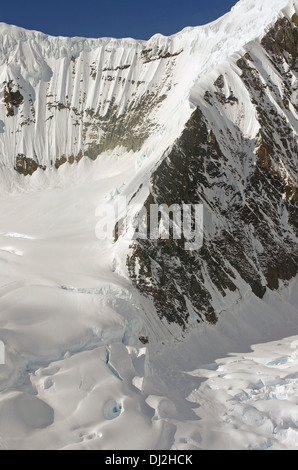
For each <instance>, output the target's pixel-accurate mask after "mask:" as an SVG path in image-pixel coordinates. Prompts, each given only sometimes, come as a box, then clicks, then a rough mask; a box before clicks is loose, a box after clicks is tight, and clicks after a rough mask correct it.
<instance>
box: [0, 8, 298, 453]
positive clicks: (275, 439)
mask: <svg viewBox="0 0 298 470" xmlns="http://www.w3.org/2000/svg"><path fill="white" fill-rule="evenodd" d="M297 12H298V4H297V0H294V1H293V0H291V1H288V0H273V1H272V0H271V1H269V0H266V1H263V2H262V3H260V2H257V1H255V0H241V1H240V2H238V3H237V4H236V5H235V6H234V7H233V9H232V10H231V12H230V13H228V14H226V15H225V16H224V17H222V18H220V19H219V20H217V21H215V22H213V23H211V24H209V25H206V26H201V27H192V28H185V29H184V30H183V31H181V32H179V33H177V34H175V35H173V36H170V37H164V36H162V35H160V34H157V35H155V36H153V37H152V38H151V39H150V40H149V41H137V40H134V39H131V38H125V39H114V38H100V39H96V38H94V39H86V38H62V37H59V38H54V37H50V36H47V35H45V34H43V33H40V32H36V31H26V30H24V29H22V28H18V27H15V26H10V25H5V24H1V25H0V111H1V114H0V161H1V165H0V181H1V190H0V208H1V221H0V340H1V341H2V342H3V344H4V347H5V364H4V365H1V364H0V391H1V393H0V409H1V412H0V416H1V418H0V448H1V449H52V450H53V449H99V450H100V449H102V450H115V449H122V450H127V449H137V450H141V449H147V450H148V449H149V450H150V449H151V450H153V449H156V450H158V449H172V450H196V449H204V450H206V449H240V450H243V449H274V450H275V449H287V450H288V449H296V448H297V416H296V415H297V413H296V410H295V407H296V405H297V377H298V375H297V370H298V364H297V357H298V356H297V347H298V332H297V331H296V328H297V300H298V299H297V275H296V272H297V270H296V272H295V266H296V268H297V226H296V227H295V217H296V215H295V214H297V212H296V211H297V208H296V207H297V204H296V203H297V199H296V197H297V196H296V195H297V192H296V188H297V118H298V110H297V97H298V91H297V80H298V77H297V66H296V63H293V57H294V59H295V60H296V61H297V56H295V55H294V53H293V51H292V48H290V49H289V50H287V48H288V46H287V45H286V46H285V48H284V49H283V50H279V52H277V51H276V50H275V49H274V50H273V51H271V50H270V47H271V46H270V44H271V42H270V41H269V46H268V42H266V41H267V40H268V38H270V37H271V36H270V35H272V34H273V33H272V31H274V27H275V25H278V27H276V28H277V29H276V31H277V32H276V35H278V34H279V31H280V29H279V28H280V27H281V29H282V27H285V28H288V26H285V24H286V25H290V29H291V30H292V29H293V31H294V33H293V35H294V37H296V39H297V22H298V20H297ZM295 15H296V16H295ZM285 22H286V23H285ZM295 28H296V29H295ZM286 31H288V30H287V29H286ZM295 31H296V33H295ZM295 34H296V36H295ZM276 35H275V36H274V37H275V38H276V37H277V36H276ZM264 38H266V40H264ZM273 42H274V41H273ZM281 44H283V41H282V40H281ZM265 46H266V47H265ZM280 47H281V46H280ZM289 47H290V46H289ZM294 47H296V49H297V42H296V43H295V44H294ZM276 57H277V58H278V60H277V59H276ZM272 61H273V62H272ZM291 61H292V62H291ZM256 84H257V85H256ZM262 99H263V101H262ZM267 115H270V116H273V117H272V119H273V118H275V119H276V123H278V125H277V124H276V123H274V124H273V125H272V128H271V127H270V126H267ZM264 116H265V117H264ZM262 117H263V119H261V118H262ZM272 122H273V121H272ZM265 124H266V125H265ZM200 126H201V127H200ZM193 129H195V130H196V132H198V133H199V139H200V140H199V142H198V141H197V140H196V139H197V137H196V139H194V137H193V136H194V133H193ZM198 129H199V130H200V132H199V131H198ZM202 136H203V137H204V138H202ZM284 138H285V139H286V140H287V142H286V143H283V140H284ZM192 139H193V140H194V143H193V145H192V147H191V148H190V149H188V147H187V145H185V143H186V144H187V143H188V142H191V143H192ZM270 143H273V145H272V148H271V147H270V145H269V144H270ZM276 144H277V145H276ZM218 149H220V151H219V150H218ZM239 149H241V150H242V154H239V153H238V151H239ZM188 151H189V152H190V154H194V155H195V157H197V155H205V154H204V152H207V153H206V160H205V161H206V162H207V163H208V164H209V167H208V169H205V168H204V171H203V170H202V169H201V167H200V166H196V165H197V162H198V161H199V159H198V158H195V159H194V161H192V160H191V159H190V160H189V164H188V165H187V171H188V170H189V173H187V181H188V184H189V186H191V181H192V182H193V187H195V183H196V184H197V183H198V181H199V183H200V185H201V186H200V191H201V192H198V193H196V194H199V195H200V196H201V195H202V194H203V195H204V198H205V200H204V202H205V205H206V206H208V207H209V208H211V209H212V211H211V212H212V214H211V216H210V217H209V215H208V216H207V229H206V235H207V239H206V241H207V245H206V246H207V247H209V248H210V250H209V252H208V256H209V255H210V258H211V259H216V261H217V264H216V269H214V271H212V273H211V272H210V271H209V268H208V263H207V261H206V262H205V259H204V257H203V255H202V254H199V255H198V258H199V257H200V260H203V261H200V260H199V259H197V260H196V263H198V264H196V265H195V266H197V267H196V271H200V272H201V273H202V279H200V282H201V286H202V291H200V295H198V297H199V299H196V297H195V296H191V293H192V290H191V289H190V285H192V284H188V281H185V285H182V283H181V278H180V277H179V275H178V274H177V272H179V269H178V271H177V265H178V266H179V263H180V266H181V265H182V266H184V268H185V269H184V271H185V273H186V274H185V276H186V277H185V278H186V279H187V275H188V274H192V272H191V270H190V268H189V266H191V264H190V265H189V264H188V263H189V260H188V259H185V258H184V256H183V257H180V258H179V256H178V255H177V253H179V250H178V251H177V246H173V247H171V249H173V250H174V251H173V252H171V253H170V254H171V256H170V261H169V262H168V264H166V270H165V271H167V273H168V274H169V277H168V278H167V282H166V284H165V285H160V284H159V282H160V278H159V269H160V267H159V265H158V263H159V257H158V254H159V253H160V251H158V250H159V249H160V247H159V245H150V244H145V245H144V246H143V245H142V243H132V239H129V237H119V239H118V240H117V241H113V240H98V238H97V237H96V233H95V229H96V223H97V220H98V218H97V216H96V214H97V208H98V206H99V205H101V204H106V203H109V204H112V205H113V204H114V205H117V201H118V200H119V197H124V196H125V197H126V199H127V200H128V201H130V203H131V207H133V205H140V206H143V205H146V203H147V202H148V200H150V199H148V198H150V195H153V196H154V197H155V200H158V198H159V197H167V195H171V197H173V198H174V200H175V198H176V200H180V199H181V198H182V196H181V191H182V189H181V187H179V184H178V183H177V185H176V186H175V185H174V187H173V186H172V185H171V184H172V182H176V181H177V182H178V181H179V178H180V176H179V173H177V171H179V169H180V168H181V166H180V162H181V155H182V160H183V158H186V157H187V158H188V153H187V152H188ZM175 152H176V153H175ZM195 152H199V153H197V154H196V153H195ZM200 152H201V153H200ZM208 152H209V153H208ZM217 161H220V165H219V166H218V168H220V172H221V174H220V175H219V174H218V168H217V165H216V162H217ZM259 162H261V165H260V164H259ZM258 165H259V167H258ZM183 168H184V167H183ZM256 168H261V170H262V171H267V172H268V175H271V177H272V180H271V179H270V178H271V177H269V176H268V177H267V179H265V181H263V179H260V180H256V181H254V185H253V186H252V187H253V190H254V191H255V192H251V194H253V196H254V198H255V199H256V204H259V207H260V213H258V217H260V218H261V221H262V223H263V224H264V227H265V229H264V228H263V231H261V232H259V231H258V230H257V228H256V227H257V226H256V223H255V217H254V216H253V215H252V214H251V213H252V212H253V211H251V212H250V210H249V209H250V208H251V207H252V200H251V199H252V198H251V199H249V198H248V195H247V192H246V188H247V185H248V183H250V182H251V181H252V180H251V178H252V177H253V176H255V173H254V171H255V169H256ZM183 171H184V169H183ZM185 174H186V173H185ZM169 175H170V176H169ZM177 175H178V176H177ZM266 175H267V173H266ZM167 177H168V178H167ZM191 178H193V179H191ZM196 178H199V180H197V179H196ZM214 178H215V180H216V181H215V183H216V182H219V183H218V184H215V183H214ZM274 178H275V179H274ZM276 180H278V181H279V185H278V190H276V187H277V184H276ZM181 181H182V182H183V181H186V180H183V178H182V180H181ZM269 184H270V187H269V188H268V186H267V185H269ZM184 187H185V185H184ZM257 188H260V193H258V192H257ZM272 188H274V189H272ZM202 190H204V191H203V192H202ZM163 191H164V192H163ZM268 195H270V196H268ZM182 199H183V198H182ZM235 200H236V202H235ZM243 201H245V204H244V207H245V220H244V224H243V231H242V232H241V233H240V235H241V237H243V238H242V242H243V240H245V243H246V241H247V240H248V241H249V243H248V241H247V244H246V245H245V249H247V251H246V255H247V260H243V265H241V263H239V267H235V266H233V264H232V259H230V258H229V251H230V252H231V253H232V250H231V247H233V246H234V245H233V243H232V238H231V239H228V240H229V242H227V243H225V244H223V245H222V246H220V244H219V241H218V240H217V239H216V243H214V242H212V240H213V241H214V240H215V236H216V234H217V233H218V230H220V231H221V233H222V232H223V229H224V230H225V231H226V232H227V233H233V227H235V225H236V222H235V220H234V219H233V214H235V213H236V210H237V208H239V206H240V207H241V208H242V206H241V204H242V202H243ZM219 203H220V204H219ZM223 211H225V213H223ZM230 214H232V215H230ZM135 215H136V214H135V212H133V211H131V212H129V213H128V215H127V226H128V227H131V225H132V222H133V219H134V216H135ZM267 232H268V233H271V234H272V239H271V241H272V240H273V242H272V243H273V246H272V247H271V249H272V251H270V250H269V249H268V247H267V246H266V243H265V242H264V240H267V238H266V237H265V235H266V233H267ZM240 235H239V238H240ZM261 235H262V237H261ZM220 239H221V240H222V239H223V240H224V237H223V236H221V238H220ZM268 240H269V238H268ZM243 243H244V242H243ZM239 244H240V245H241V243H239ZM229 247H230V249H229ZM276 247H280V250H281V251H280V252H278V256H277V258H278V257H280V260H281V263H280V264H281V265H284V267H285V269H284V270H282V269H281V268H280V267H278V269H277V266H279V265H278V263H277V261H276V263H277V264H276V265H275V266H273V267H272V269H271V267H270V269H271V271H270V270H268V271H266V269H265V267H264V266H265V264H266V263H267V259H268V258H266V256H265V254H266V253H267V251H268V257H269V256H272V252H273V251H274V250H275V251H277V248H276ZM248 248H249V249H248ZM249 250H250V251H249ZM243 252H245V250H244V251H243ZM144 253H145V255H144ZM147 253H150V256H151V260H153V261H152V266H153V265H154V266H155V271H154V269H153V267H151V264H149V262H148V260H147V258H146V254H147ZM156 253H157V255H156ZM161 253H162V251H161ZM241 253H242V252H241ZM279 253H280V254H279ZM233 256H234V259H235V258H236V257H237V256H238V257H239V255H237V256H235V253H234V255H233ZM282 256H283V258H282ZM243 258H244V255H243ZM165 259H166V257H165ZM264 260H265V261H264ZM237 261H238V260H237ZM241 261H242V260H241ZM244 261H245V262H246V264H245V263H244ZM150 263H151V261H150ZM166 263H167V259H166ZM177 263H178V264H177ZM199 263H201V264H199ZM221 263H222V264H221ZM291 263H292V264H291ZM144 266H145V267H146V268H148V273H149V274H148V273H147V276H145V277H142V276H143V275H142V268H144ZM219 266H221V268H220V267H219ZM266 266H267V265H266ZM287 268H288V270H287ZM250 269H251V270H252V271H251V272H250ZM215 271H216V272H215ZM222 271H223V273H222ZM269 271H270V272H269ZM219 273H220V278H219V277H218V276H219ZM171 277H172V280H174V282H173V286H171V279H170V278H171ZM191 282H192V283H193V282H194V281H193V280H192V281H191ZM168 286H171V289H169V290H167V287H168ZM177 286H178V287H177ZM183 290H184V295H183V296H182V297H183V299H181V297H180V296H179V293H181V291H183ZM152 293H153V294H154V295H152ZM160 298H161V301H160ZM156 299H157V301H156ZM172 306H174V307H175V312H174V317H173V316H172V315H169V312H171V308H172ZM173 318H174V321H173ZM296 333H297V335H296ZM295 335H296V336H295ZM1 344H2V343H1ZM128 429H129V432H127V430H128Z"/></svg>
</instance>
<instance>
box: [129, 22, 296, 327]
mask: <svg viewBox="0 0 298 470" xmlns="http://www.w3.org/2000/svg"><path fill="white" fill-rule="evenodd" d="M262 46H263V47H264V49H265V51H266V52H265V53H266V54H267V56H268V58H270V60H271V62H272V67H274V68H275V69H276V70H277V71H278V73H279V75H280V76H282V77H283V78H284V84H285V86H284V90H285V91H284V92H285V95H286V96H287V100H288V101H286V102H285V100H283V96H281V94H280V91H279V89H278V88H277V87H276V86H275V84H274V83H273V82H272V81H271V80H270V77H269V76H268V77H267V81H265V80H264V75H263V74H262V71H260V70H258V61H257V60H254V59H253V54H251V55H250V53H249V51H248V52H247V53H246V54H245V56H243V57H241V58H240V59H238V60H237V61H236V65H237V67H238V70H240V76H241V81H242V85H243V86H244V87H245V90H246V93H248V94H249V97H250V101H251V105H252V106H253V107H254V109H255V113H256V118H257V120H258V123H259V131H258V133H257V135H255V136H254V138H251V139H248V138H247V137H245V136H244V135H243V134H240V132H239V128H238V125H237V122H234V123H231V122H230V123H229V127H227V128H225V127H223V128H222V129H217V128H216V127H214V122H219V117H220V116H221V117H222V114H221V113H222V110H225V112H226V109H227V106H234V105H236V103H238V99H237V98H235V97H234V94H233V93H230V94H229V96H232V97H233V98H234V99H232V100H231V98H229V96H227V94H226V91H225V90H227V89H228V86H227V85H228V84H227V83H225V80H226V79H225V77H224V75H223V74H222V75H220V76H219V77H218V78H217V80H216V81H215V82H214V85H213V87H214V88H213V91H210V90H208V91H206V93H205V96H204V98H205V103H206V106H207V107H208V113H207V112H206V111H205V112H204V108H200V107H197V109H196V110H195V111H194V113H193V115H192V117H191V119H190V120H189V121H188V123H187V125H186V127H185V130H184V131H183V133H182V135H181V137H180V138H179V139H178V140H177V141H176V142H175V144H174V146H173V147H172V148H171V150H170V151H168V152H167V153H166V154H165V155H164V157H163V160H162V162H161V164H160V165H159V166H158V168H157V169H156V170H155V171H154V173H153V175H152V178H151V195H150V197H149V198H148V199H147V201H146V203H145V207H146V209H147V213H148V214H149V206H150V204H159V205H160V204H167V205H168V206H171V205H172V204H180V205H181V204H183V203H184V204H203V205H204V221H205V222H204V245H203V247H202V248H201V249H200V250H198V251H194V252H188V251H186V250H185V249H184V248H183V239H182V240H173V239H170V240H160V239H159V240H150V238H148V239H146V240H137V241H135V242H134V244H133V245H132V251H131V254H130V256H129V257H128V259H127V266H128V271H129V274H130V277H131V279H132V280H133V283H134V285H135V286H136V287H137V288H138V289H139V290H140V291H141V292H142V293H143V294H144V295H145V296H147V297H149V298H151V299H153V302H154V304H155V307H156V310H157V312H158V315H159V316H160V318H163V319H164V320H165V321H166V322H168V323H169V324H171V323H173V322H174V323H177V324H179V325H180V326H181V327H182V328H186V327H187V325H188V324H189V320H190V316H191V317H192V319H193V318H194V317H195V318H197V321H199V322H201V321H207V322H211V323H214V322H216V320H217V318H218V314H219V313H220V312H221V310H222V309H225V308H227V307H228V305H229V301H230V300H229V299H231V298H234V299H235V298H237V296H238V298H239V297H241V296H242V295H244V293H245V289H246V288H247V287H249V288H250V289H251V290H252V291H253V292H254V294H255V295H257V296H258V297H260V298H262V297H263V296H264V293H265V292H266V289H267V288H269V289H277V288H278V287H279V284H280V282H281V281H282V282H285V281H287V280H289V279H291V278H292V277H293V276H295V275H296V274H297V271H298V250H297V236H298V225H297V220H298V206H297V202H298V201H297V181H298V174H297V155H298V142H297V135H296V134H295V132H294V130H293V126H292V124H291V123H292V122H293V121H294V120H293V119H287V118H286V116H289V117H290V114H291V112H292V111H291V110H293V109H294V108H295V106H296V103H295V100H294V96H295V95H294V93H293V85H292V84H293V82H294V78H295V77H294V71H295V70H296V58H297V47H298V42H297V26H296V24H295V19H294V22H292V23H291V22H290V21H289V20H287V19H286V18H284V19H282V20H278V22H277V23H276V25H274V27H273V28H272V29H271V30H270V31H269V32H268V34H267V35H266V36H265V37H264V39H263V40H262ZM255 59H256V58H255ZM236 100H237V101H236ZM235 135H237V137H238V139H237V140H236V139H235V137H233V136H235ZM244 168H246V171H244V170H243V169H244ZM245 286H247V287H245Z"/></svg>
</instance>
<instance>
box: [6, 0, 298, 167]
mask: <svg viewBox="0 0 298 470" xmlns="http://www.w3.org/2000/svg"><path fill="white" fill-rule="evenodd" d="M281 9H284V11H285V13H286V14H287V15H288V16H291V15H292V14H293V12H294V5H293V2H287V1H280V0H278V1H275V2H273V3H272V2H271V5H270V8H268V7H266V4H264V3H263V2H262V4H261V5H258V4H256V2H252V1H245V2H243V1H242V2H240V3H239V4H237V5H236V6H235V7H234V8H233V10H232V12H231V13H230V14H228V15H225V16H224V17H223V18H222V19H220V20H218V21H215V22H214V23H212V24H210V25H206V26H202V27H197V28H186V29H185V30H183V31H182V32H181V33H178V34H176V35H174V36H171V37H164V36H162V35H155V36H153V37H152V38H151V39H150V40H149V41H147V42H145V41H136V40H133V39H113V38H103V39H84V38H60V37H58V38H55V37H50V36H47V35H44V34H42V33H38V32H34V31H26V30H23V29H21V28H17V27H14V26H8V25H5V24H1V26H0V61H1V66H0V84H1V95H0V96H1V98H2V99H1V100H0V101H1V116H2V117H1V122H0V129H1V134H0V152H1V161H2V163H3V164H5V165H6V166H7V167H8V168H11V167H16V168H17V169H18V171H20V172H23V173H25V174H27V173H30V174H31V173H32V172H33V171H35V170H36V169H37V168H39V167H40V168H43V169H44V168H45V167H47V168H51V167H53V166H56V167H58V166H60V165H61V164H62V163H64V162H65V161H70V162H74V161H78V160H80V159H81V158H82V156H84V155H87V156H89V157H91V158H93V159H94V158H96V157H97V156H98V155H99V154H100V153H102V152H103V151H105V150H108V149H115V148H116V147H117V146H123V147H125V148H126V149H127V150H128V151H130V150H133V151H134V152H135V151H140V150H141V148H142V150H143V153H144V152H145V151H146V150H147V149H148V148H151V147H152V143H150V142H149V141H148V137H149V136H152V135H153V134H158V133H161V134H162V135H165V134H166V135H167V139H168V140H169V139H170V140H173V139H174V138H175V137H177V136H178V135H179V133H180V132H181V130H182V128H183V124H184V123H185V120H187V118H188V117H189V116H190V107H189V103H188V97H189V92H190V89H191V86H192V84H193V82H194V81H195V80H196V79H197V77H198V76H202V75H204V74H206V73H208V72H209V71H210V70H213V69H214V67H215V66H216V65H218V64H219V63H221V62H223V60H224V59H226V58H227V57H229V56H230V55H231V54H233V53H234V52H236V51H237V50H239V49H240V48H241V47H242V46H244V45H245V44H247V43H248V42H250V41H251V40H253V39H255V38H256V37H258V36H259V35H260V34H262V33H263V32H264V30H265V29H266V27H268V26H269V25H270V24H272V23H274V22H275V21H276V19H277V18H278V16H279V15H280V14H282V13H280V10H281ZM243 15H245V18H247V19H246V20H245V29H244V28H243V27H242V22H241V21H239V17H240V18H241V17H242V16H243ZM172 116H175V120H173V118H172ZM177 116H179V118H177ZM183 121H184V122H183ZM179 123H180V126H179ZM173 129H175V132H173ZM159 141H162V139H159ZM146 143H147V145H146ZM167 143H168V142H167ZM161 150H162V148H161Z"/></svg>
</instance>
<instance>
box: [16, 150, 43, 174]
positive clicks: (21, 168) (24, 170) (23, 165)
mask: <svg viewBox="0 0 298 470" xmlns="http://www.w3.org/2000/svg"><path fill="white" fill-rule="evenodd" d="M38 168H41V169H42V170H44V169H45V168H44V167H43V166H42V165H39V164H38V163H37V162H36V161H35V160H33V158H28V157H26V156H25V155H23V154H19V155H18V156H17V158H16V165H15V170H16V171H17V172H18V173H19V174H20V175H24V176H27V175H33V173H34V172H35V171H36V170H37V169H38Z"/></svg>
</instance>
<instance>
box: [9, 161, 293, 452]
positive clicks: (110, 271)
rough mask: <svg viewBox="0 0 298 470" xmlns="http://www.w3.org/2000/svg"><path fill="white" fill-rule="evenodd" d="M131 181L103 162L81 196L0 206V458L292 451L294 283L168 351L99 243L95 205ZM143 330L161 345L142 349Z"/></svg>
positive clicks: (124, 169)
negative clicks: (8, 453)
mask: <svg viewBox="0 0 298 470" xmlns="http://www.w3.org/2000/svg"><path fill="white" fill-rule="evenodd" d="M90 166H92V170H91V171H90ZM58 173H59V172H58ZM131 173H134V164H133V159H131V156H127V157H123V160H122V163H121V165H120V164H119V159H118V158H117V157H113V156H111V155H107V156H106V157H105V158H103V159H101V160H97V161H95V162H92V163H90V162H89V161H88V160H82V161H81V162H80V163H79V164H78V166H77V173H76V178H75V184H74V183H73V184H72V183H71V181H70V178H71V177H70V176H67V181H65V182H64V183H65V184H64V183H63V184H62V183H61V180H60V181H56V182H55V184H52V183H51V184H50V183H49V186H48V187H46V186H45V189H43V190H38V191H36V189H32V188H31V189H28V188H27V189H26V190H24V189H23V190H22V191H19V190H18V191H15V192H13V193H10V194H6V195H2V196H1V198H0V207H1V214H2V216H1V227H0V231H1V236H0V279H1V288H0V294H1V297H0V309H1V320H0V321H1V328H0V333H1V339H2V341H3V342H4V344H5V362H6V364H5V365H4V366H3V365H2V366H1V365H0V379H1V382H0V383H1V395H0V416H1V419H0V443H1V448H3V449H5V448H6V449H45V448H46V449H106V450H113V449H149V450H150V449H181V450H182V449H217V448H218V449H221V448H236V449H246V448H249V449H255V448H271V449H279V448H282V449H289V448H290V449H292V448H295V447H296V443H297V439H296V440H295V435H296V433H297V420H298V418H297V410H296V408H297V389H296V384H297V378H298V353H297V348H298V332H297V336H296V337H290V338H287V339H283V338H286V337H287V336H290V335H292V334H293V333H295V331H296V329H297V313H298V312H297V304H298V302H297V300H298V299H297V280H295V279H294V280H292V281H291V282H290V283H289V285H288V286H284V287H281V289H280V291H279V292H269V293H267V294H266V297H265V299H264V300H260V299H257V298H256V297H255V296H254V295H253V294H252V293H251V291H249V290H248V292H247V295H246V297H245V298H243V299H242V300H241V301H239V302H238V304H236V305H235V306H234V307H233V308H231V309H230V311H227V312H225V313H222V316H221V317H220V320H219V322H218V324H217V325H216V326H212V325H203V324H202V325H197V326H194V325H192V327H191V328H190V330H189V332H188V333H187V334H186V338H185V340H184V341H182V342H181V341H175V340H174V338H173V339H172V340H170V339H169V338H168V337H167V336H166V335H165V336H164V338H163V337H162V331H163V330H162V328H163V325H162V323H161V322H160V321H159V320H158V319H156V318H155V320H154V310H153V307H152V319H150V318H147V317H145V316H144V314H143V313H142V311H143V310H142V302H141V301H140V299H139V295H138V294H137V293H136V292H135V290H134V289H133V287H132V286H131V284H130V282H129V281H128V279H127V278H125V276H124V272H122V269H123V268H121V266H123V261H122V262H121V257H120V254H121V253H119V252H115V250H113V242H111V241H108V240H107V241H100V240H97V238H96V236H95V227H96V222H97V219H96V216H95V214H96V207H97V204H98V203H99V202H101V201H103V200H105V197H106V196H107V197H108V199H109V198H110V196H109V195H110V194H111V193H113V188H115V187H118V186H120V183H122V184H123V182H124V181H125V178H127V180H129V178H130V175H131ZM110 174H112V175H113V176H112V177H110V176H109V175H110ZM78 175H82V176H80V177H79V176H78ZM91 175H92V176H91ZM41 176H42V177H44V175H43V174H41ZM72 177H73V175H72ZM27 178H30V177H27ZM27 178H26V180H27ZM80 178H81V179H80ZM35 183H36V181H35ZM115 253H116V254H117V258H115ZM154 321H155V322H157V325H154V324H152V322H154ZM158 322H159V323H158ZM144 328H146V331H148V329H149V330H150V328H151V329H153V328H154V331H156V330H157V329H158V328H160V329H161V331H160V337H156V338H155V339H156V340H155V341H154V340H152V341H151V342H150V343H149V344H147V345H144V346H142V345H141V344H140V342H139V341H138V338H139V337H140V336H141V335H142V333H143V330H144ZM151 337H152V336H151ZM272 340H278V341H274V342H270V341H272ZM264 342H265V343H266V344H259V345H258V346H253V352H250V346H251V345H252V344H256V343H264ZM232 352H233V353H234V354H232V355H229V356H228V357H227V359H218V358H220V357H224V356H226V355H228V354H229V353H232ZM128 430H129V432H128Z"/></svg>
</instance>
